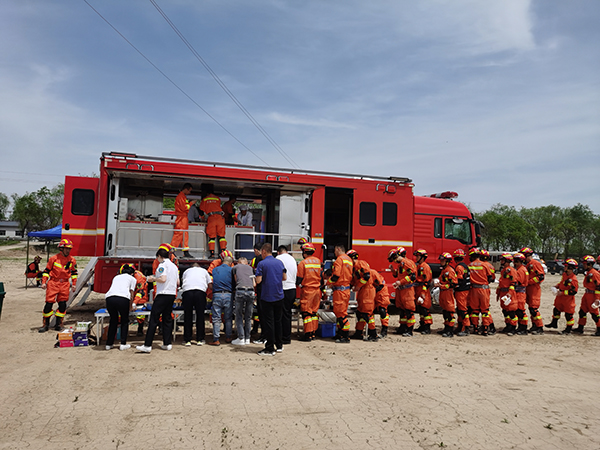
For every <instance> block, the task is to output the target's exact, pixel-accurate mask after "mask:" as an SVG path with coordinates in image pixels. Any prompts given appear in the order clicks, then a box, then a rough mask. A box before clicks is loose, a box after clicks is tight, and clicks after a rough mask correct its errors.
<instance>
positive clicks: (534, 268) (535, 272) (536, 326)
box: [520, 247, 546, 334]
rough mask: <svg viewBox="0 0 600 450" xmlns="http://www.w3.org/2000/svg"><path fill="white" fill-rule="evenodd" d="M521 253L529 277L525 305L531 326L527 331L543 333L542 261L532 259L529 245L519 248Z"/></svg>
mask: <svg viewBox="0 0 600 450" xmlns="http://www.w3.org/2000/svg"><path fill="white" fill-rule="evenodd" d="M520 253H522V254H524V255H525V260H526V262H527V272H529V279H528V280H527V289H526V290H525V292H526V294H527V305H529V314H530V316H531V324H532V325H531V328H530V329H529V332H530V333H531V334H543V333H544V322H543V321H542V315H541V314H540V309H539V308H540V305H541V302H542V287H541V283H542V281H544V277H545V276H546V274H545V273H544V268H543V267H542V263H541V262H539V261H538V260H537V259H533V250H532V249H530V248H529V247H523V248H522V249H521V252H520Z"/></svg>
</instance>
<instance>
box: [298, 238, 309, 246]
mask: <svg viewBox="0 0 600 450" xmlns="http://www.w3.org/2000/svg"><path fill="white" fill-rule="evenodd" d="M308 242H309V240H308V238H305V237H301V238H300V239H298V245H303V244H308Z"/></svg>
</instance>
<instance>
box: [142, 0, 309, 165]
mask: <svg viewBox="0 0 600 450" xmlns="http://www.w3.org/2000/svg"><path fill="white" fill-rule="evenodd" d="M150 3H152V5H154V7H155V8H156V10H157V11H158V12H159V14H160V15H161V16H162V17H163V18H164V19H165V20H166V21H167V23H168V24H169V26H170V27H171V28H172V29H173V31H174V32H175V33H176V34H177V36H179V39H181V40H182V41H183V43H184V44H185V45H186V47H187V48H188V49H189V50H190V51H191V52H192V54H193V55H194V56H195V57H196V59H197V60H198V61H199V62H200V64H202V65H203V66H204V68H205V69H206V70H207V71H208V73H209V74H210V75H211V76H212V77H213V78H214V80H215V81H216V82H217V84H218V85H219V86H220V87H221V89H223V91H225V93H226V94H227V95H228V96H229V98H230V99H231V100H232V101H233V103H235V104H236V106H237V107H238V108H239V109H240V110H241V111H242V112H243V113H244V115H245V116H246V117H247V118H248V120H250V122H252V124H253V125H254V126H255V127H256V129H257V130H258V131H260V132H261V134H262V135H263V136H264V137H265V138H266V139H267V141H269V143H270V144H271V145H272V146H273V147H274V148H275V149H276V150H277V151H278V152H279V153H280V154H281V156H283V157H284V158H285V159H286V160H287V162H289V163H290V164H291V165H292V166H296V167H297V168H299V166H298V164H296V162H295V161H294V160H293V159H292V158H291V157H290V156H289V155H288V154H287V153H286V152H285V151H284V150H283V149H282V148H281V147H280V146H279V144H278V143H277V142H275V140H274V139H273V138H272V137H271V136H270V135H269V133H267V131H266V130H265V129H264V128H263V127H262V126H261V124H260V123H258V121H257V120H256V119H255V118H254V116H252V114H250V112H249V111H248V110H247V109H246V107H245V106H244V105H243V104H242V102H240V101H239V100H238V98H237V97H236V96H235V95H234V94H233V92H231V91H230V90H229V88H228V87H227V85H226V84H225V83H224V82H223V80H221V78H219V76H218V75H217V74H216V73H215V71H214V70H212V68H211V67H210V66H209V65H208V63H207V62H206V61H205V60H204V58H202V56H200V54H199V53H198V52H197V51H196V49H195V48H194V46H193V45H192V44H190V42H189V41H188V40H187V39H186V38H185V36H184V35H183V33H182V32H181V31H179V29H178V28H177V27H176V26H175V24H174V23H173V22H172V21H171V19H169V16H167V14H166V13H165V12H164V11H163V10H162V9H161V8H160V6H158V4H157V3H156V1H155V0H150Z"/></svg>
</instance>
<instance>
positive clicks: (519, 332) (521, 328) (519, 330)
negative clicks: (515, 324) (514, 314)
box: [515, 323, 527, 336]
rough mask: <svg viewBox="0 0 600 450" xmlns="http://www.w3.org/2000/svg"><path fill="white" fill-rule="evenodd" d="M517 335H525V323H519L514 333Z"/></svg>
mask: <svg viewBox="0 0 600 450" xmlns="http://www.w3.org/2000/svg"><path fill="white" fill-rule="evenodd" d="M515 334H517V335H518V336H525V335H526V334H527V325H525V324H524V323H520V324H519V328H517V332H516V333H515Z"/></svg>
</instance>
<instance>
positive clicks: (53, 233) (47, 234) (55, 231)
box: [25, 224, 62, 288]
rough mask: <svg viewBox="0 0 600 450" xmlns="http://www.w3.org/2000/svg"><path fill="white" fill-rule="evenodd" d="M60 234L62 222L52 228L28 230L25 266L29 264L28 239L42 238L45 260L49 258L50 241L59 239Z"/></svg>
mask: <svg viewBox="0 0 600 450" xmlns="http://www.w3.org/2000/svg"><path fill="white" fill-rule="evenodd" d="M61 236H62V224H61V225H56V226H55V227H54V228H50V229H49V230H42V231H30V232H29V233H27V262H26V266H29V239H30V238H37V239H40V240H44V241H45V242H44V245H45V247H46V261H48V259H50V245H49V244H50V242H52V241H57V240H60V239H61ZM25 288H27V278H25Z"/></svg>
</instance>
